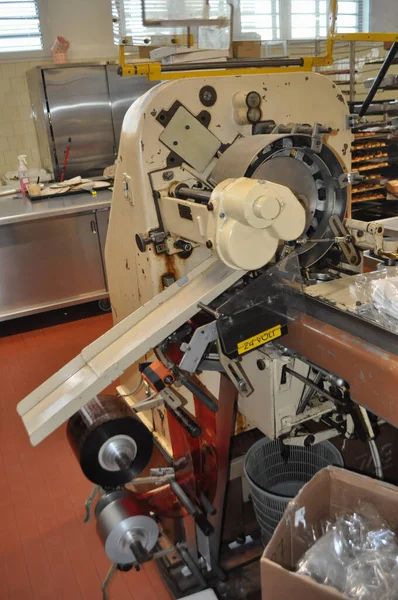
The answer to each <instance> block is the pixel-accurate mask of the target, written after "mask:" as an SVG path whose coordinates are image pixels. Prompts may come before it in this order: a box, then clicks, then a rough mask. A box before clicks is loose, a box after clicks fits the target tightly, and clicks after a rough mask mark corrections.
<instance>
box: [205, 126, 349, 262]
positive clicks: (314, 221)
mask: <svg viewBox="0 0 398 600" xmlns="http://www.w3.org/2000/svg"><path fill="white" fill-rule="evenodd" d="M342 173H344V170H343V167H342V166H341V164H340V161H339V159H338V158H337V156H336V154H335V153H334V151H333V150H332V149H331V148H330V147H329V146H327V145H326V144H325V143H324V144H323V145H322V149H321V150H320V152H318V153H317V152H314V151H313V150H312V149H311V137H310V136H308V135H295V134H287V135H285V136H280V135H265V134H264V135H253V136H250V137H248V138H244V139H241V140H238V141H237V142H235V143H234V144H232V146H230V147H229V148H228V149H227V150H226V151H225V152H224V154H223V155H222V156H221V157H220V159H219V161H218V163H217V165H216V167H215V169H214V171H213V173H212V179H213V181H214V182H215V183H219V182H220V181H224V180H226V179H228V178H230V177H242V176H243V177H250V178H255V179H260V180H262V179H264V180H268V181H271V182H273V183H278V184H281V185H285V186H287V187H288V188H290V189H291V190H292V192H293V193H294V194H295V195H296V197H297V198H298V199H299V201H300V202H301V203H302V204H303V206H304V207H305V209H306V214H307V220H306V230H305V232H304V234H303V235H304V236H305V237H308V238H309V239H311V237H314V238H333V237H334V233H333V232H332V230H331V228H330V225H329V218H330V216H331V215H337V216H339V217H340V219H343V218H344V215H345V211H346V207H347V189H342V188H341V187H340V186H339V185H338V178H339V176H340V175H341V174H342ZM332 245H333V242H330V243H324V242H322V243H310V242H309V243H307V244H303V245H302V246H300V247H298V248H297V249H296V251H297V253H298V254H299V255H300V256H299V257H300V263H301V265H302V266H303V267H307V266H310V265H312V264H314V263H316V262H317V261H318V260H319V259H320V258H321V257H322V256H324V254H326V252H327V251H328V250H329V248H330V247H331V246H332Z"/></svg>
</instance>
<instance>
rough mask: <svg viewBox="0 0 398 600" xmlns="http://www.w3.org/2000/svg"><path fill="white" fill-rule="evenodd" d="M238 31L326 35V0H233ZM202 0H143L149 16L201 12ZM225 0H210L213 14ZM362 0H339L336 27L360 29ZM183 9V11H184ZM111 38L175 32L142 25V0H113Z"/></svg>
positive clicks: (267, 35) (136, 40)
mask: <svg viewBox="0 0 398 600" xmlns="http://www.w3.org/2000/svg"><path fill="white" fill-rule="evenodd" d="M235 2H236V4H238V10H237V13H238V14H239V15H240V22H238V23H237V24H235V25H236V26H235V31H236V32H237V33H239V34H249V33H257V34H258V35H260V36H261V39H263V40H278V39H313V38H325V37H326V35H327V10H328V0H235ZM204 4H205V0H173V1H171V0H145V7H146V17H147V18H148V19H171V18H184V16H185V18H193V17H200V16H202V15H203V6H204ZM224 4H225V0H210V8H211V10H212V16H216V15H217V9H218V10H219V11H220V12H221V11H222V6H221V5H224ZM363 5H364V0H338V17H337V31H338V32H340V33H348V32H352V31H363V27H364V19H363ZM184 11H185V13H184ZM112 14H113V25H114V41H115V44H119V43H120V40H121V39H122V38H123V37H125V36H131V37H132V38H133V41H134V43H138V44H139V43H142V42H143V41H144V39H145V38H146V37H148V36H150V35H156V34H160V33H164V34H171V33H176V31H175V30H172V29H167V30H166V29H162V28H159V27H154V28H146V27H144V26H143V25H142V13H141V0H112Z"/></svg>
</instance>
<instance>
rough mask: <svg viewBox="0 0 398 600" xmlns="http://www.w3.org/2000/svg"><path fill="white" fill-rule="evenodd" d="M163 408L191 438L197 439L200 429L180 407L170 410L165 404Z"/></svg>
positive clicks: (200, 433)
mask: <svg viewBox="0 0 398 600" xmlns="http://www.w3.org/2000/svg"><path fill="white" fill-rule="evenodd" d="M165 406H166V408H167V410H168V411H170V413H171V414H172V415H173V417H174V418H175V419H176V420H177V421H178V422H179V424H180V425H182V427H184V429H185V430H186V432H187V433H188V434H189V435H190V436H191V437H192V438H198V437H200V436H201V435H202V429H201V428H200V427H199V425H198V424H197V423H196V422H195V421H194V420H193V419H192V417H191V416H190V415H189V414H188V412H187V411H186V410H185V409H184V408H183V407H182V406H179V407H177V408H172V407H171V406H170V405H169V404H167V403H165Z"/></svg>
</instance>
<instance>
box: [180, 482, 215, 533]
mask: <svg viewBox="0 0 398 600" xmlns="http://www.w3.org/2000/svg"><path fill="white" fill-rule="evenodd" d="M169 483H170V487H171V489H172V490H173V492H174V493H175V495H176V496H177V498H178V499H179V501H180V502H181V504H182V505H183V506H185V508H186V509H187V511H188V512H189V514H190V515H192V517H193V518H194V519H195V523H196V525H197V526H198V527H199V529H201V531H202V532H203V533H204V535H205V536H206V537H208V536H209V535H211V534H212V533H213V532H214V527H213V525H212V524H211V523H210V522H209V521H208V520H207V519H206V517H205V516H204V515H203V514H202V513H201V512H199V510H198V508H197V507H196V506H195V505H194V504H193V503H192V502H191V500H190V498H188V496H187V494H186V493H185V492H184V490H183V489H182V487H181V486H180V484H179V483H177V482H176V480H175V479H170V480H169Z"/></svg>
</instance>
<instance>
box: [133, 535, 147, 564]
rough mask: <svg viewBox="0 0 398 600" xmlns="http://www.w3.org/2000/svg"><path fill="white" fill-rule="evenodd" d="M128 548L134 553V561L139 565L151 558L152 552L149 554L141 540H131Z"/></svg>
mask: <svg viewBox="0 0 398 600" xmlns="http://www.w3.org/2000/svg"><path fill="white" fill-rule="evenodd" d="M130 550H131V552H132V553H133V554H134V556H135V558H136V561H137V562H138V564H140V565H142V564H143V563H146V562H148V561H149V560H151V558H152V554H150V553H149V552H148V550H147V549H146V548H145V547H144V546H143V545H142V542H141V540H133V541H132V542H131V543H130Z"/></svg>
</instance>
